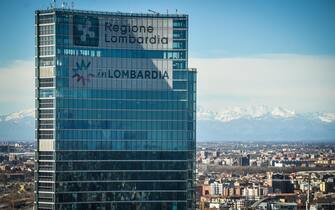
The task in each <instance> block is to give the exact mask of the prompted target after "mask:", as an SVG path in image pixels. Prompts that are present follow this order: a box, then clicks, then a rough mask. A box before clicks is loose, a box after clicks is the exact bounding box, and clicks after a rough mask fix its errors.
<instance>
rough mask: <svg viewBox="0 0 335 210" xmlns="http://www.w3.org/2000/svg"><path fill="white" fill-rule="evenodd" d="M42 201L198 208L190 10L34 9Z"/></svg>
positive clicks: (116, 207) (61, 205) (38, 205)
mask: <svg viewBox="0 0 335 210" xmlns="http://www.w3.org/2000/svg"><path fill="white" fill-rule="evenodd" d="M35 26H36V30H35V33H36V37H35V38H36V57H35V58H36V62H35V63H36V65H35V72H36V94H35V95H36V138H37V151H36V158H35V159H36V167H35V209H105V210H108V209H111V210H124V209H134V210H142V209H143V210H157V209H163V210H164V209H165V210H191V209H192V210H193V209H195V138H196V135H195V130H196V129H195V126H196V108H195V107H196V71H195V70H194V69H188V16H187V15H177V14H176V15H163V14H162V15H158V14H126V13H103V12H91V11H77V10H67V9H51V10H41V11H36V25H35Z"/></svg>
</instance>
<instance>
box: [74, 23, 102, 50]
mask: <svg viewBox="0 0 335 210" xmlns="http://www.w3.org/2000/svg"><path fill="white" fill-rule="evenodd" d="M73 23H74V24H73V40H74V44H75V45H80V46H95V47H97V46H98V45H99V19H98V18H96V17H89V16H74V17H73Z"/></svg>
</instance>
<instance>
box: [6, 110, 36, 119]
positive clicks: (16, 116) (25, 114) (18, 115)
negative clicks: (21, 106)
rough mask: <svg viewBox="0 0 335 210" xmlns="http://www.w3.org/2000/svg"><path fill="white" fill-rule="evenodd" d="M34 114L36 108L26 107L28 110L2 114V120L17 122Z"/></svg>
mask: <svg viewBox="0 0 335 210" xmlns="http://www.w3.org/2000/svg"><path fill="white" fill-rule="evenodd" d="M34 114H35V110H34V109H26V110H22V111H18V112H12V113H10V114H8V115H3V116H0V122H1V121H13V122H17V121H19V120H21V119H23V118H26V117H34Z"/></svg>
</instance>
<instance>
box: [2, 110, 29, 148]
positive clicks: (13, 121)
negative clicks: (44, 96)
mask: <svg viewBox="0 0 335 210" xmlns="http://www.w3.org/2000/svg"><path fill="white" fill-rule="evenodd" d="M34 126H35V125H34V109H27V110H23V111H19V112H13V113H10V114H8V115H2V116H0V142H1V141H12V140H16V141H18V140H19V141H32V140H34V129H35V127H34Z"/></svg>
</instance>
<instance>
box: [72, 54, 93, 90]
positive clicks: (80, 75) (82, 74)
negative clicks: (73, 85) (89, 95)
mask: <svg viewBox="0 0 335 210" xmlns="http://www.w3.org/2000/svg"><path fill="white" fill-rule="evenodd" d="M90 65H91V62H88V63H87V64H85V61H84V60H81V63H79V62H76V67H75V68H73V69H72V71H73V72H74V74H73V75H72V78H74V79H75V81H76V82H78V83H80V82H81V83H82V85H83V86H85V85H86V82H89V81H91V78H92V77H95V75H94V74H92V73H88V68H89V66H90Z"/></svg>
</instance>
